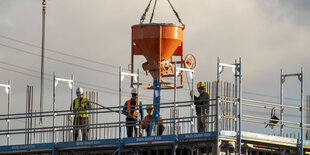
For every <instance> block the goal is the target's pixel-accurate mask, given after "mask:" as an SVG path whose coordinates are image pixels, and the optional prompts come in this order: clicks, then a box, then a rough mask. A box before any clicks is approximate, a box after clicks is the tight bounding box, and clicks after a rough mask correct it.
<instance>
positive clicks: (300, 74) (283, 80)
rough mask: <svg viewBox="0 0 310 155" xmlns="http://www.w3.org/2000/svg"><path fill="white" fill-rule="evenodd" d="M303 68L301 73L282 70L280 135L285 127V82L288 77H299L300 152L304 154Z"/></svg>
mask: <svg viewBox="0 0 310 155" xmlns="http://www.w3.org/2000/svg"><path fill="white" fill-rule="evenodd" d="M303 76H304V75H303V68H301V71H300V73H294V74H283V72H282V69H281V71H280V78H281V79H280V81H281V86H280V104H281V113H280V120H281V126H280V135H281V136H283V128H284V124H283V122H284V118H283V111H284V109H283V105H284V104H283V99H284V97H283V91H284V88H283V87H284V82H285V79H286V78H287V77H297V78H298V80H299V82H300V109H299V111H300V154H301V155H303V154H304V147H303V141H304V136H303V131H304V129H303V126H304V125H303V110H304V108H303V93H304V90H303Z"/></svg>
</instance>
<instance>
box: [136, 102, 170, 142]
mask: <svg viewBox="0 0 310 155" xmlns="http://www.w3.org/2000/svg"><path fill="white" fill-rule="evenodd" d="M146 112H147V114H148V115H147V116H145V117H144V120H143V122H142V129H145V131H146V132H147V136H151V131H150V130H149V129H150V123H151V122H150V121H151V119H152V115H153V112H154V109H153V106H152V105H148V106H146ZM162 119H163V118H162V116H161V115H159V120H158V129H157V136H160V135H162V134H163V132H164V130H165V127H164V125H163V121H162Z"/></svg>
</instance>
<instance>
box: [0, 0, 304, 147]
mask: <svg viewBox="0 0 310 155" xmlns="http://www.w3.org/2000/svg"><path fill="white" fill-rule="evenodd" d="M148 2H149V1H147V0H126V1H125V0H92V1H89V0H47V14H46V42H45V43H46V48H47V49H49V50H46V59H45V72H46V73H47V74H49V75H51V74H52V73H53V72H56V74H57V76H58V77H61V78H70V76H71V74H74V77H75V80H76V81H77V86H82V87H84V88H85V89H86V90H94V91H99V102H100V103H101V104H104V105H107V106H116V105H118V94H117V93H118V92H117V89H118V77H117V74H118V66H122V67H123V68H127V66H128V64H129V63H130V50H131V46H130V43H131V25H134V24H138V23H139V20H140V17H141V15H142V14H143V12H144V9H145V8H146V6H147V4H148ZM171 2H172V3H173V4H174V7H175V9H176V10H177V11H178V13H179V15H180V17H181V19H182V21H183V23H184V24H185V25H186V28H185V30H184V51H185V53H186V54H187V53H192V54H194V55H195V57H196V60H197V68H196V73H195V74H196V77H195V81H213V80H215V79H216V59H217V57H220V58H221V61H222V62H224V63H233V62H234V60H235V59H238V58H239V57H241V58H242V73H243V96H244V97H245V98H251V99H257V100H259V99H260V100H272V101H275V102H279V99H278V97H279V94H280V91H279V90H280V80H279V79H280V69H281V68H282V69H283V72H284V73H298V72H300V69H301V67H303V68H304V75H305V77H304V80H305V81H304V88H305V95H308V94H309V89H310V87H309V84H310V82H308V79H309V78H308V77H309V75H310V74H309V72H310V61H309V60H310V52H309V49H310V44H309V42H310V20H309V19H310V11H309V7H310V1H308V0H298V1H291V0H273V1H261V0H248V1H241V0H237V1H236V0H225V1H218V0H191V1H190V0H171ZM149 17H150V12H149V14H148V15H147V18H146V22H148V20H149ZM0 19H1V20H0V64H1V65H0V71H1V77H0V83H7V80H12V83H13V88H12V89H13V90H12V91H13V95H12V107H13V108H12V112H13V113H20V112H24V111H25V99H26V86H27V85H32V86H34V92H35V93H34V97H35V99H34V102H35V109H36V110H39V91H40V79H39V77H40V54H41V50H40V48H38V47H40V44H41V23H42V5H41V1H40V0H0ZM153 22H156V23H176V24H179V23H178V21H177V18H176V17H175V15H174V13H173V11H172V10H171V8H170V6H169V4H168V2H167V1H166V0H158V3H157V7H156V10H155V16H154V20H153ZM80 58H83V60H82V59H80ZM141 72H142V69H141ZM46 78H47V79H46V80H45V86H46V87H45V90H44V91H45V94H44V98H45V101H44V104H45V106H44V110H51V103H52V87H51V86H52V82H51V80H50V79H51V76H48V75H46ZM142 78H145V77H142ZM223 80H225V81H231V82H232V81H233V76H232V74H231V73H230V71H229V70H227V71H226V70H225V73H224V77H223ZM299 89H300V88H299V82H298V81H297V80H296V78H295V79H294V78H292V79H291V78H290V79H287V80H286V83H285V91H284V95H285V97H286V100H285V102H286V103H287V104H291V105H297V104H299V101H298V99H299V98H300V97H299V96H300V94H299ZM124 91H126V92H128V91H130V88H129V81H128V80H125V81H124ZM165 92H167V93H165V94H163V96H162V101H163V102H168V101H171V100H173V98H172V97H171V92H172V91H165ZM69 94H70V89H69V88H68V86H67V85H59V86H58V87H57V110H60V109H68V107H69V104H70V97H68V96H69ZM141 94H142V98H141V99H142V100H143V102H144V103H147V104H149V103H152V100H151V98H150V97H151V96H152V92H151V91H144V92H141ZM178 94H179V97H178V99H179V100H189V97H187V95H188V86H187V84H185V89H183V90H179V93H178ZM125 95H128V93H127V94H126V93H125ZM184 96H185V97H184ZM0 97H1V98H0V102H1V105H2V107H3V108H1V109H0V112H1V114H6V113H7V98H6V96H5V91H4V90H0ZM126 99H127V97H123V98H122V100H123V101H124V102H125V100H126ZM266 113H268V115H267V116H266V117H268V116H269V113H270V112H269V111H267V112H266ZM163 115H166V116H168V115H169V114H168V112H167V113H166V114H163ZM19 123H22V122H19ZM1 124H3V125H4V124H5V122H2V123H1ZM17 124H18V123H17ZM1 129H5V128H1ZM262 129H264V128H263V127H262ZM249 130H250V129H249ZM266 131H269V130H268V129H266ZM272 132H274V133H277V132H275V131H272ZM0 138H1V140H0V142H1V144H4V143H5V142H6V141H5V139H4V137H0Z"/></svg>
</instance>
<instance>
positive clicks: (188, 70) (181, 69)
mask: <svg viewBox="0 0 310 155" xmlns="http://www.w3.org/2000/svg"><path fill="white" fill-rule="evenodd" d="M176 69H177V70H180V71H185V72H192V73H193V72H194V70H193V69H187V68H178V67H177V68H176Z"/></svg>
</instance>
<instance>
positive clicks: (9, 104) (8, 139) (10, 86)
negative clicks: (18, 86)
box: [6, 80, 12, 145]
mask: <svg viewBox="0 0 310 155" xmlns="http://www.w3.org/2000/svg"><path fill="white" fill-rule="evenodd" d="M8 85H9V87H7V88H6V89H7V90H8V92H7V93H8V120H7V122H8V134H7V145H10V113H11V93H12V92H11V90H12V85H11V80H9V81H8Z"/></svg>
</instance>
